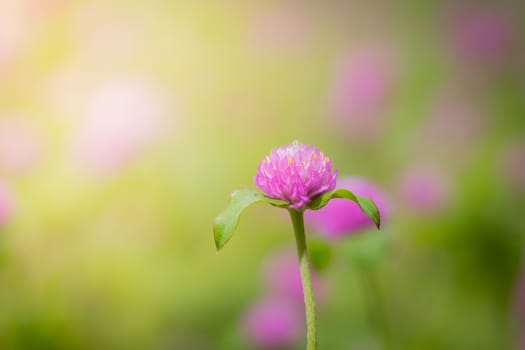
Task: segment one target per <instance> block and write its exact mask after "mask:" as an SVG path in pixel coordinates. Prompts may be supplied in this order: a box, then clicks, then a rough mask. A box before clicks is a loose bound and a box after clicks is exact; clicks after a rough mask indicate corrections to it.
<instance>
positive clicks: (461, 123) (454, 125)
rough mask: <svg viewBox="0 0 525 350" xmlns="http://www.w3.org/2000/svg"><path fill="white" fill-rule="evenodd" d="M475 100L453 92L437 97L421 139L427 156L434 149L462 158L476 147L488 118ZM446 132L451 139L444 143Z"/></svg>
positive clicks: (449, 156) (446, 155) (437, 151)
mask: <svg viewBox="0 0 525 350" xmlns="http://www.w3.org/2000/svg"><path fill="white" fill-rule="evenodd" d="M474 101H475V99H474V98H473V97H471V96H468V95H465V94H458V93H452V92H450V91H448V92H446V93H442V94H438V96H437V97H435V100H434V101H433V102H432V105H431V107H430V112H429V117H428V119H427V120H426V121H425V123H424V124H423V128H422V130H421V132H420V138H419V140H418V143H419V145H420V147H419V149H421V151H422V152H424V153H423V156H428V153H429V151H432V152H435V153H441V154H442V155H444V156H445V157H446V158H456V159H459V158H463V157H464V156H466V155H468V154H469V153H470V151H473V150H475V145H476V143H477V142H478V141H479V140H480V139H481V138H482V135H483V132H484V131H485V130H486V129H487V124H488V118H487V116H486V115H485V113H484V112H483V111H482V110H481V107H480V106H479V105H478V104H477V103H475V102H474ZM443 135H446V136H447V142H443Z"/></svg>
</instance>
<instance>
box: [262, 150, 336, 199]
mask: <svg viewBox="0 0 525 350" xmlns="http://www.w3.org/2000/svg"><path fill="white" fill-rule="evenodd" d="M336 178H337V170H335V171H332V161H331V160H330V158H328V157H327V156H325V155H324V154H323V152H321V151H319V150H318V149H317V148H315V147H314V146H307V145H303V144H300V143H299V142H297V141H294V142H293V143H292V144H290V145H286V146H281V147H279V148H276V149H273V150H272V151H271V152H270V156H265V157H264V158H263V160H262V161H261V163H260V164H259V169H258V171H257V175H256V176H255V179H254V182H255V185H256V186H257V188H259V189H260V190H261V191H262V192H263V193H264V194H265V195H267V196H268V197H271V198H276V199H282V200H284V201H287V202H288V203H290V207H291V208H294V209H302V208H304V207H305V206H306V205H307V204H308V203H309V202H310V200H311V199H312V198H313V197H315V196H317V195H319V194H321V193H324V192H329V191H331V190H333V189H334V188H335V182H336Z"/></svg>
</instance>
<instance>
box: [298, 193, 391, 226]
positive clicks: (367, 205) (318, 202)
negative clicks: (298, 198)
mask: <svg viewBox="0 0 525 350" xmlns="http://www.w3.org/2000/svg"><path fill="white" fill-rule="evenodd" d="M334 198H344V199H349V200H351V201H354V202H355V203H357V205H358V206H359V208H361V210H362V211H363V213H364V214H365V215H366V216H368V217H369V218H370V219H372V221H373V222H374V224H375V225H376V226H377V228H379V227H380V226H381V218H380V216H379V210H378V209H377V206H376V205H375V203H374V202H373V201H372V200H371V199H370V198H367V197H361V196H356V195H355V194H353V193H352V192H350V191H348V190H347V189H344V188H339V189H336V190H333V191H330V192H326V193H323V194H321V195H319V196H317V197H315V198H314V199H312V201H311V202H310V203H308V205H307V206H306V207H307V208H308V209H312V210H319V209H321V208H322V207H324V206H325V205H327V204H328V202H329V201H330V200H331V199H334Z"/></svg>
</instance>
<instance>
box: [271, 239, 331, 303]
mask: <svg viewBox="0 0 525 350" xmlns="http://www.w3.org/2000/svg"><path fill="white" fill-rule="evenodd" d="M263 279H264V285H265V287H266V289H267V290H268V292H269V294H270V295H273V296H275V297H278V298H280V299H283V300H287V301H290V302H292V303H297V304H298V305H301V307H302V305H303V284H302V282H301V273H300V270H299V262H298V260H297V253H295V252H294V251H293V250H287V249H283V250H280V251H277V252H274V253H273V254H271V255H270V256H269V257H268V258H267V261H266V263H265V264H264V267H263ZM312 283H313V287H314V293H315V297H316V300H317V301H318V302H319V300H320V299H322V295H323V294H324V293H323V292H324V290H323V287H324V286H323V285H322V283H321V280H319V278H318V276H317V275H316V274H315V271H312Z"/></svg>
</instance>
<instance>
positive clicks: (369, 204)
mask: <svg viewBox="0 0 525 350" xmlns="http://www.w3.org/2000/svg"><path fill="white" fill-rule="evenodd" d="M334 198H344V199H349V200H351V201H354V202H355V203H357V205H359V207H360V208H361V210H362V211H363V213H364V214H365V215H366V216H368V217H369V218H370V219H372V221H373V222H374V223H375V225H376V226H377V228H379V226H380V217H379V211H378V210H377V207H376V205H375V204H374V202H373V201H372V200H371V199H369V198H366V197H360V196H356V195H354V194H353V193H352V192H350V191H348V190H346V189H344V188H340V189H337V190H333V191H330V192H327V193H323V194H321V195H319V196H317V197H315V198H314V199H313V200H312V201H311V202H310V203H309V204H308V205H307V207H306V209H311V210H319V209H321V208H322V207H324V206H325V205H327V204H328V202H329V201H330V200H331V199H334ZM255 203H268V204H271V205H273V206H276V207H280V208H288V203H287V202H286V201H283V200H279V199H272V198H268V197H266V196H265V195H264V194H262V193H261V192H259V191H256V190H238V191H235V192H234V193H232V198H231V201H230V204H229V205H228V207H227V208H226V209H225V210H224V211H223V212H222V213H220V214H219V215H218V216H217V217H216V218H215V224H214V227H213V234H214V239H215V247H216V248H217V251H219V250H220V249H222V247H224V245H225V244H226V243H227V242H228V241H229V240H230V238H231V236H232V235H233V232H234V231H235V229H236V228H237V224H238V223H239V218H240V216H241V214H242V212H243V211H244V209H246V208H247V207H249V206H250V205H252V204H255Z"/></svg>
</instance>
